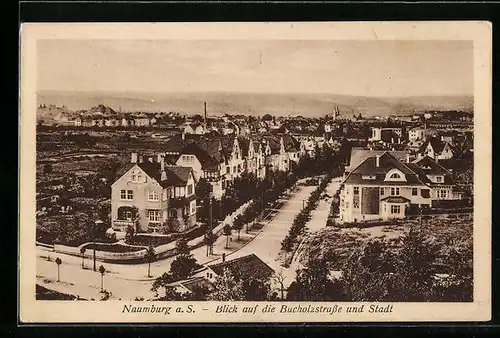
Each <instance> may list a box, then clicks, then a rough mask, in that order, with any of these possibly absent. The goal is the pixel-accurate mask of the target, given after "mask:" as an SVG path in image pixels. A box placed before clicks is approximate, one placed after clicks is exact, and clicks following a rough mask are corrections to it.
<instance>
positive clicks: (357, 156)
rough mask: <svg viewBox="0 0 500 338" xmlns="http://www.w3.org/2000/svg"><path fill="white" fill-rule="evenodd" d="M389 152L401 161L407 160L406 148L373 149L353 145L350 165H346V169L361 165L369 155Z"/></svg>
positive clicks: (373, 155)
mask: <svg viewBox="0 0 500 338" xmlns="http://www.w3.org/2000/svg"><path fill="white" fill-rule="evenodd" d="M386 152H388V153H389V154H391V155H392V156H394V157H395V158H396V159H397V160H399V161H401V162H406V156H407V154H408V153H407V152H406V151H404V150H393V151H392V150H371V149H365V148H357V147H353V148H352V150H351V159H350V162H349V166H348V167H346V171H350V170H352V169H354V168H356V167H357V166H358V165H360V164H361V163H362V162H363V161H364V160H366V159H367V158H369V157H375V156H376V155H382V154H383V153H386Z"/></svg>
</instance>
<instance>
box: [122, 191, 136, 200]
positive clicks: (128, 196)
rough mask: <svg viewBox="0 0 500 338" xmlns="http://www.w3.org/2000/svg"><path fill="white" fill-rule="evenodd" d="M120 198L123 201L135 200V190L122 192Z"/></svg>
mask: <svg viewBox="0 0 500 338" xmlns="http://www.w3.org/2000/svg"><path fill="white" fill-rule="evenodd" d="M120 198H121V199H122V200H133V199H134V191H133V190H122V191H120Z"/></svg>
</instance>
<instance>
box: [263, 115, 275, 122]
mask: <svg viewBox="0 0 500 338" xmlns="http://www.w3.org/2000/svg"><path fill="white" fill-rule="evenodd" d="M272 120H273V116H272V115H270V114H264V116H262V121H272Z"/></svg>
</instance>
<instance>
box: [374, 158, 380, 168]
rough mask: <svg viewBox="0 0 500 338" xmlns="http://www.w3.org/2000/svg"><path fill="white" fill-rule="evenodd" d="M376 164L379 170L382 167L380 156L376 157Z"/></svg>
mask: <svg viewBox="0 0 500 338" xmlns="http://www.w3.org/2000/svg"><path fill="white" fill-rule="evenodd" d="M375 164H376V166H377V168H378V167H380V155H376V156H375Z"/></svg>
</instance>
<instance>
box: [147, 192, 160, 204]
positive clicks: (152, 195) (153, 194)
mask: <svg viewBox="0 0 500 338" xmlns="http://www.w3.org/2000/svg"><path fill="white" fill-rule="evenodd" d="M159 200H160V195H159V194H158V192H156V191H154V190H150V191H149V193H148V201H159Z"/></svg>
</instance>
